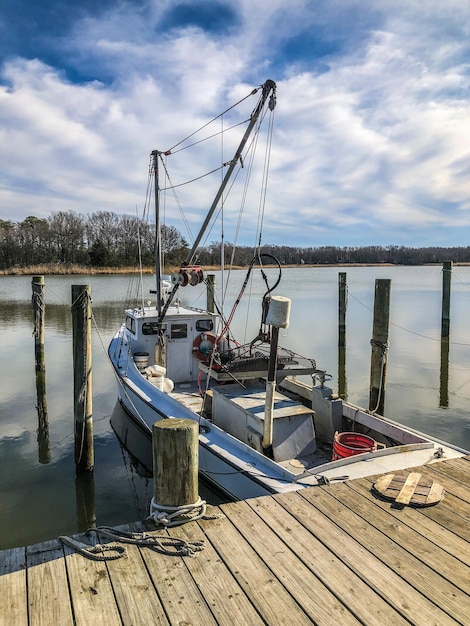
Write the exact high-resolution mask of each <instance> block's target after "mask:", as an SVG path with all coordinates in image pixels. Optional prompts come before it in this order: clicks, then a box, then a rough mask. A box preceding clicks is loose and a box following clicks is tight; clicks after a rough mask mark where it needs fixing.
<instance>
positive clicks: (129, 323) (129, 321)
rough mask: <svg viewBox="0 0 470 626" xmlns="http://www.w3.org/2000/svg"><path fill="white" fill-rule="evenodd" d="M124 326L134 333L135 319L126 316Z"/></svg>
mask: <svg viewBox="0 0 470 626" xmlns="http://www.w3.org/2000/svg"><path fill="white" fill-rule="evenodd" d="M126 328H127V330H130V331H131V333H132V334H133V335H135V319H134V318H133V317H129V316H127V317H126Z"/></svg>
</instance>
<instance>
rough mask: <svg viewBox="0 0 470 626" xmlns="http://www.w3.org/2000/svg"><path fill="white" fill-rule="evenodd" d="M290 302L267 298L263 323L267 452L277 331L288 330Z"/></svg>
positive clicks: (264, 439) (264, 423) (274, 375)
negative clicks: (267, 336)
mask: <svg viewBox="0 0 470 626" xmlns="http://www.w3.org/2000/svg"><path fill="white" fill-rule="evenodd" d="M290 305H291V301H290V300H289V298H285V297H284V296H272V297H270V298H269V305H268V311H267V314H266V320H265V323H266V324H267V325H268V326H271V348H270V352H269V366H268V379H267V382H266V401H265V406H264V422H263V442H262V444H263V449H264V450H265V452H268V451H269V450H270V448H271V447H272V445H273V432H274V394H275V390H276V370H277V348H278V344H279V329H280V328H288V326H289V316H290Z"/></svg>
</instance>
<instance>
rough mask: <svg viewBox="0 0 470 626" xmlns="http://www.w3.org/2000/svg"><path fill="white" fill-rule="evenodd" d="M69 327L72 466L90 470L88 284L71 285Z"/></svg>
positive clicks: (89, 324)
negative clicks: (71, 338)
mask: <svg viewBox="0 0 470 626" xmlns="http://www.w3.org/2000/svg"><path fill="white" fill-rule="evenodd" d="M72 327H73V383H74V384H73V398H74V417H75V467H76V471H77V472H91V471H93V467H94V453H93V416H92V377H91V298H90V287H89V285H72Z"/></svg>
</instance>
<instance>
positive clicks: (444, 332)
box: [441, 261, 452, 339]
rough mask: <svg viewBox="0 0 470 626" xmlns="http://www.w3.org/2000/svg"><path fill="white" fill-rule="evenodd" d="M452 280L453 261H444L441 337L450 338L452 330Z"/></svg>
mask: <svg viewBox="0 0 470 626" xmlns="http://www.w3.org/2000/svg"><path fill="white" fill-rule="evenodd" d="M451 280H452V261H444V263H443V265H442V321H441V338H442V339H448V338H449V330H450V285H451Z"/></svg>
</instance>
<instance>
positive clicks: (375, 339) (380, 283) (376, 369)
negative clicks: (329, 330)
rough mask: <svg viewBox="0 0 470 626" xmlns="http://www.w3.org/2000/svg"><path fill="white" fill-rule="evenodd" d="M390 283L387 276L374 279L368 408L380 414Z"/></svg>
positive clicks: (383, 402)
mask: <svg viewBox="0 0 470 626" xmlns="http://www.w3.org/2000/svg"><path fill="white" fill-rule="evenodd" d="M391 283H392V281H391V280H390V279H389V278H378V279H377V280H376V281H375V297H374V325H373V332H372V339H371V342H370V343H371V346H372V352H371V363H370V393H369V410H370V411H374V412H375V413H379V414H380V415H383V411H384V404H385V380H386V373H387V352H388V327H389V320H390V290H391Z"/></svg>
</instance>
